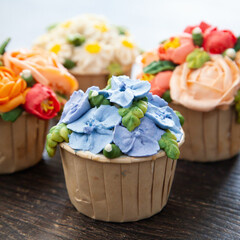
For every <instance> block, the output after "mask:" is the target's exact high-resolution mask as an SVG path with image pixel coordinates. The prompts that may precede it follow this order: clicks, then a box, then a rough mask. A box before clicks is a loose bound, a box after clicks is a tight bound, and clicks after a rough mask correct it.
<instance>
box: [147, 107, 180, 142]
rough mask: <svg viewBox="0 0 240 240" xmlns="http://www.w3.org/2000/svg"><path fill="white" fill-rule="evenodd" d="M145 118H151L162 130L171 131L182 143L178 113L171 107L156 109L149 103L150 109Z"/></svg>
mask: <svg viewBox="0 0 240 240" xmlns="http://www.w3.org/2000/svg"><path fill="white" fill-rule="evenodd" d="M145 116H147V117H148V118H150V119H151V120H152V121H153V122H154V123H155V124H156V125H157V126H159V127H160V128H162V129H169V130H170V131H171V132H172V133H173V134H174V135H175V136H176V138H177V141H180V140H181V138H182V132H181V124H180V120H179V118H178V116H177V115H176V113H175V112H174V111H173V110H172V108H170V107H169V106H164V107H160V108H159V107H156V106H155V105H153V104H151V103H148V109H147V112H146V113H145Z"/></svg>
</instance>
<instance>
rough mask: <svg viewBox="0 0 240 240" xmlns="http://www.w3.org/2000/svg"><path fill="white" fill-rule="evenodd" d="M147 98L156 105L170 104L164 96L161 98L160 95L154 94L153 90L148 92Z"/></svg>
mask: <svg viewBox="0 0 240 240" xmlns="http://www.w3.org/2000/svg"><path fill="white" fill-rule="evenodd" d="M147 98H148V102H149V103H151V104H153V105H154V106H156V107H165V106H167V105H168V103H167V102H166V101H165V100H164V99H163V98H160V97H159V96H158V95H153V94H152V93H151V92H149V93H148V94H147Z"/></svg>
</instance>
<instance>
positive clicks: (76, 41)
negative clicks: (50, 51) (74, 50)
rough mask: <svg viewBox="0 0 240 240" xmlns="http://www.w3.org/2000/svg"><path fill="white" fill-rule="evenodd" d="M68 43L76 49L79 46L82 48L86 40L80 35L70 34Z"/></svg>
mask: <svg viewBox="0 0 240 240" xmlns="http://www.w3.org/2000/svg"><path fill="white" fill-rule="evenodd" d="M67 41H68V42H69V43H70V44H72V45H74V46H75V47H78V46H81V45H82V44H83V43H84V42H85V41H86V38H85V37H84V36H83V35H81V34H80V33H75V34H69V35H68V36H67Z"/></svg>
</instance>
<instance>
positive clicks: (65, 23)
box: [61, 21, 72, 28]
mask: <svg viewBox="0 0 240 240" xmlns="http://www.w3.org/2000/svg"><path fill="white" fill-rule="evenodd" d="M71 25H72V22H71V21H66V22H64V23H62V24H61V26H62V27H63V28H69V27H70V26H71Z"/></svg>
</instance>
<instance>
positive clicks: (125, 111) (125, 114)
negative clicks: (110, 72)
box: [118, 99, 148, 132]
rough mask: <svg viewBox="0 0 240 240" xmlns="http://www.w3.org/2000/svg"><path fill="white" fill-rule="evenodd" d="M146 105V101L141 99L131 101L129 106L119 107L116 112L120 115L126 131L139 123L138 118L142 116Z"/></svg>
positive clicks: (131, 129)
mask: <svg viewBox="0 0 240 240" xmlns="http://www.w3.org/2000/svg"><path fill="white" fill-rule="evenodd" d="M147 107H148V105H147V101H144V100H142V99H141V100H138V101H135V102H133V104H132V106H131V107H129V108H119V109H118V113H119V115H120V116H121V117H122V124H123V126H124V127H126V128H127V129H128V131H130V132H131V131H133V130H134V129H135V128H136V127H137V126H139V125H140V123H141V121H140V119H141V118H143V117H144V114H145V113H146V111H147Z"/></svg>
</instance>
